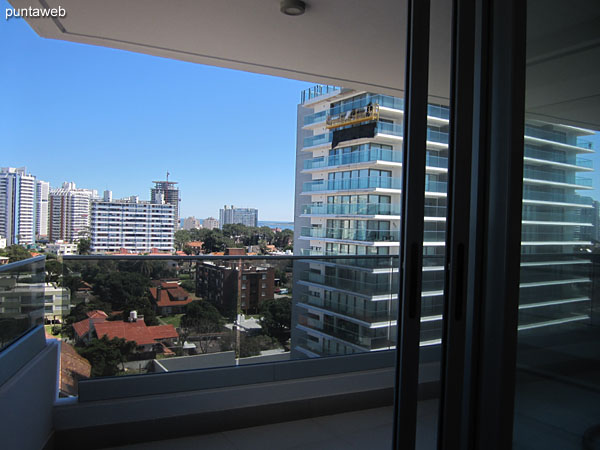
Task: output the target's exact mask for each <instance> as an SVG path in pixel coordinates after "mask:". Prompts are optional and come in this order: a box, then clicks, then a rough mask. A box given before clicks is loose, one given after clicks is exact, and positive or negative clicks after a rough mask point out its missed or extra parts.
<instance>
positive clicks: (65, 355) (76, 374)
mask: <svg viewBox="0 0 600 450" xmlns="http://www.w3.org/2000/svg"><path fill="white" fill-rule="evenodd" d="M91 373H92V365H91V364H90V362H89V361H88V360H87V359H85V358H84V357H83V356H81V355H80V354H79V353H77V351H76V350H75V348H74V347H73V346H72V345H69V344H67V343H66V342H65V341H62V342H61V344H60V390H61V391H62V392H63V393H65V394H67V395H77V380H79V379H81V378H89V377H90V375H91Z"/></svg>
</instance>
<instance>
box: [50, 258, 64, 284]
mask: <svg viewBox="0 0 600 450" xmlns="http://www.w3.org/2000/svg"><path fill="white" fill-rule="evenodd" d="M62 273H63V265H62V264H61V263H60V262H59V261H58V260H57V259H50V260H49V259H46V281H48V282H54V283H55V282H57V281H58V279H59V277H60V276H61V275H62Z"/></svg>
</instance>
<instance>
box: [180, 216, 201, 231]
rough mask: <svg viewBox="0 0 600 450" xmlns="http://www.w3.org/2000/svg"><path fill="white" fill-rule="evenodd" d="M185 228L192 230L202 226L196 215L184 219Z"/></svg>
mask: <svg viewBox="0 0 600 450" xmlns="http://www.w3.org/2000/svg"><path fill="white" fill-rule="evenodd" d="M182 228H183V229H184V230H192V229H194V228H202V225H201V224H200V221H199V220H198V219H196V218H195V217H194V216H191V217H186V218H185V219H183V227H182Z"/></svg>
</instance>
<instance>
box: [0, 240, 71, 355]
mask: <svg viewBox="0 0 600 450" xmlns="http://www.w3.org/2000/svg"><path fill="white" fill-rule="evenodd" d="M23 252H24V253H25V255H28V252H25V250H23ZM16 253H17V252H14V254H13V255H11V256H10V257H9V256H7V257H3V259H4V260H5V261H10V260H11V259H12V260H14V259H18V258H19V257H18V256H17V255H16ZM45 277H46V273H45V271H44V259H43V258H36V259H25V260H22V261H14V262H12V263H7V264H4V265H0V351H2V350H4V348H6V347H7V346H9V345H10V344H11V343H12V342H13V341H14V340H16V339H18V338H19V337H20V336H21V335H23V334H24V333H25V332H27V331H28V330H30V329H32V328H33V327H35V326H37V325H42V324H43V323H44V315H45V309H47V308H48V307H49V308H50V313H52V308H53V301H52V298H53V296H52V293H51V292H50V291H51V290H52V289H51V288H52V286H50V285H48V286H47V287H46V290H47V292H46V295H47V296H48V297H49V300H48V301H45V296H44V287H45V285H44V281H45ZM67 302H68V300H67ZM45 305H46V308H45ZM57 306H58V305H57Z"/></svg>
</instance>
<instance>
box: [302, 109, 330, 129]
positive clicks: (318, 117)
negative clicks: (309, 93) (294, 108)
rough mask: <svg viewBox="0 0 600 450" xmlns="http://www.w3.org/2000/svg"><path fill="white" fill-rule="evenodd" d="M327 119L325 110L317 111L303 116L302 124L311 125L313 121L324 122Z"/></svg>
mask: <svg viewBox="0 0 600 450" xmlns="http://www.w3.org/2000/svg"><path fill="white" fill-rule="evenodd" d="M326 119H327V111H326V110H325V111H319V112H317V113H313V114H309V115H307V116H304V126H307V125H312V124H314V123H320V122H325V120H326Z"/></svg>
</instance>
